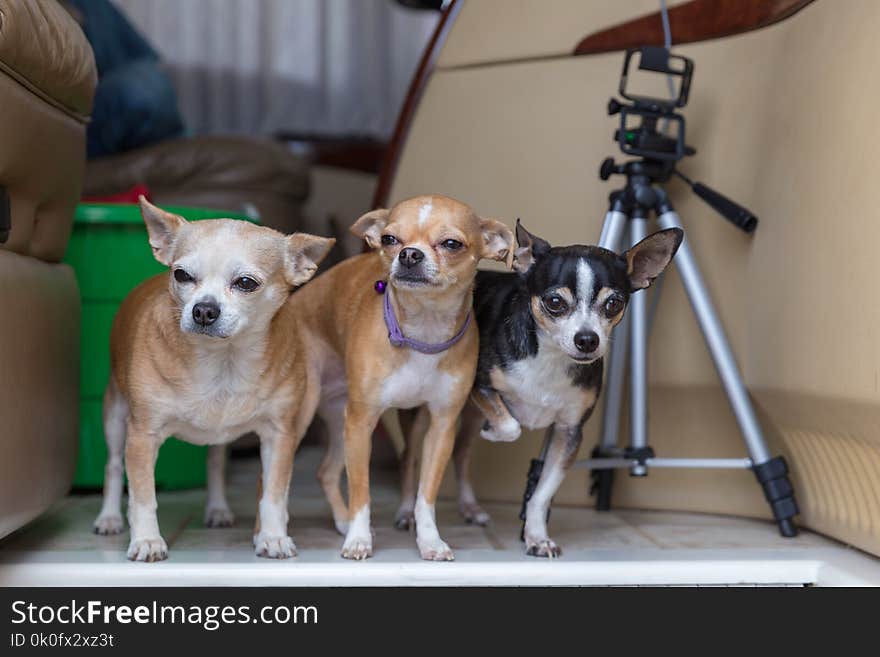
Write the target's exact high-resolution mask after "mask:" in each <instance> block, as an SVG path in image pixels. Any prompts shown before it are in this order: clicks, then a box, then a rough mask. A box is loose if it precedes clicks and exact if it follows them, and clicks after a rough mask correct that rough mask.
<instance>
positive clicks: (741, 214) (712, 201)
mask: <svg viewBox="0 0 880 657" xmlns="http://www.w3.org/2000/svg"><path fill="white" fill-rule="evenodd" d="M691 189H692V190H693V191H694V194H696V195H697V196H699V197H700V198H701V199H703V200H704V201H706V203H708V204H709V205H711V206H712V208H714V210H715V211H716V212H718V214H720V215H721V216H722V217H724V218H725V219H727V220H728V221H729V222H730V223H732V224H733V225H734V226H736V227H737V228H739V229H740V230H742V231H745V232H746V233H754V232H755V229H756V228H757V227H758V218H757V217H756V216H755V215H753V214H752V213H751V212H750V211H749V210H747V209H746V208H744V207H743V206H741V205H739V204H737V203H734V202H733V201H731V200H730V199H729V198H727V197H726V196H724V195H723V194H719V193H718V192H716V191H715V190H714V189H712V188H711V187H707V186H706V185H704V184H703V183H699V182H695V183H694V184H693V185H692V186H691Z"/></svg>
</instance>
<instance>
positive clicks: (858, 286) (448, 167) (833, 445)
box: [392, 0, 880, 552]
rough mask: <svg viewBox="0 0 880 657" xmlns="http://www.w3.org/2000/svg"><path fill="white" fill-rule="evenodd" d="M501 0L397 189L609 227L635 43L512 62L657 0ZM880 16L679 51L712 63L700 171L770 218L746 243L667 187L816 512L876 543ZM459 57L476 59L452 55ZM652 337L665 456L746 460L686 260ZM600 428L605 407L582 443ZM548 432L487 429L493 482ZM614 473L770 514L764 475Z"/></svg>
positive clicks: (591, 237) (564, 494) (633, 489)
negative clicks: (611, 177)
mask: <svg viewBox="0 0 880 657" xmlns="http://www.w3.org/2000/svg"><path fill="white" fill-rule="evenodd" d="M500 4H502V3H499V2H496V1H495V0H480V1H479V2H473V0H471V1H469V2H466V4H465V6H464V8H463V10H462V12H461V14H460V18H459V22H458V23H457V24H456V26H455V27H454V28H453V31H452V34H451V36H450V39H449V41H448V43H447V46H446V48H445V50H444V52H443V53H442V55H441V58H440V62H441V69H439V70H438V71H437V72H436V73H435V74H434V76H433V77H432V79H431V81H430V83H429V85H428V88H427V90H426V93H425V96H424V98H423V101H422V103H421V105H420V107H419V110H418V113H417V115H416V119H415V123H414V125H413V129H412V132H411V134H410V137H409V141H408V143H407V146H406V148H405V150H404V153H403V156H402V160H401V164H400V169H399V174H398V177H397V180H396V181H395V184H394V186H393V189H392V201H394V200H398V199H400V198H404V197H406V196H409V195H412V194H415V193H428V192H437V193H446V194H450V195H452V196H456V197H459V198H462V199H463V200H466V201H467V202H469V203H471V204H472V205H473V206H475V207H476V208H477V209H478V210H479V211H480V212H481V213H486V214H492V215H495V216H499V217H501V218H503V219H504V220H506V221H507V222H508V223H510V224H512V223H513V222H514V221H515V219H516V217H522V218H523V221H524V222H525V223H526V225H527V226H528V227H529V228H530V229H531V230H533V231H534V232H536V233H538V234H540V235H542V236H544V237H546V238H548V239H549V240H550V241H551V242H553V243H557V244H561V243H566V242H568V243H571V242H582V243H583V242H587V243H591V242H594V241H595V240H596V238H597V237H598V235H599V230H600V225H601V220H602V216H603V214H604V211H605V208H606V204H607V194H608V192H609V191H610V190H611V189H613V188H614V186H613V185H612V184H611V183H610V182H609V183H602V182H601V181H599V179H598V177H597V171H598V165H599V162H600V161H601V160H602V159H603V158H604V157H606V156H607V155H619V153H618V152H617V149H616V147H615V144H613V143H612V133H613V130H614V126H615V120H616V117H615V118H612V117H608V116H606V115H605V104H606V103H607V100H608V97H609V96H610V95H611V94H612V93H613V92H614V91H615V90H616V88H617V80H618V75H619V72H620V66H621V62H622V57H621V54H620V53H616V54H608V55H597V56H591V57H579V58H571V57H558V58H551V59H542V60H535V61H513V60H519V59H522V58H523V57H532V56H537V55H552V54H559V55H562V54H564V53H566V52H570V50H571V49H572V48H573V47H574V44H575V43H576V42H577V41H578V40H579V38H580V37H581V36H583V35H585V34H587V33H589V32H592V31H595V30H597V29H600V28H601V27H603V26H607V25H610V24H613V23H616V22H619V21H620V20H624V19H628V18H631V17H632V16H633V15H635V14H639V13H642V12H643V11H648V10H653V9H654V8H656V3H654V2H633V3H615V2H610V1H609V2H604V1H603V2H592V3H585V2H574V0H572V1H571V2H558V3H557V2H554V3H552V6H553V8H554V11H553V12H552V13H551V12H550V11H549V10H548V9H547V7H548V5H549V4H550V3H545V2H540V1H538V0H533V1H531V2H526V1H525V0H521V1H520V2H518V3H516V4H517V6H518V10H517V11H514V10H513V9H507V10H504V11H503V10H502V9H500V7H499V6H498V5H500ZM503 4H504V6H505V7H508V6H509V5H510V4H514V3H507V2H505V3H503ZM493 5H495V6H496V8H495V9H494V10H493V9H492V6H493ZM566 12H568V14H566ZM502 13H503V19H501V18H499V19H498V20H497V21H496V22H495V23H490V22H489V21H490V19H491V17H492V16H500V15H502ZM878 24H880V3H875V2H872V1H871V0H848V1H847V2H833V1H831V0H818V1H817V2H815V3H814V4H812V5H810V6H808V7H807V8H806V9H804V10H803V11H801V12H800V13H799V14H797V15H796V16H794V17H793V18H791V19H789V20H788V21H785V22H784V23H781V24H779V25H776V26H772V27H770V28H766V29H763V30H760V31H757V32H753V33H750V34H747V35H742V36H739V37H735V38H729V39H721V40H716V41H711V42H707V43H702V44H695V45H688V46H684V47H681V48H677V50H678V51H679V52H682V53H683V54H686V55H688V56H691V57H693V58H694V59H695V60H696V73H695V78H694V85H693V88H692V93H691V102H690V104H689V106H688V107H687V108H686V110H685V114H686V116H687V120H688V141H689V143H691V144H693V145H694V146H696V147H697V148H698V151H699V153H698V154H697V156H695V157H693V158H690V159H689V160H688V161H687V162H685V163H684V164H683V165H682V170H683V171H685V172H686V173H688V174H689V175H691V176H692V177H694V178H696V179H699V180H702V181H704V182H706V183H708V184H710V185H713V186H715V187H717V188H718V189H719V190H721V191H723V192H724V193H726V194H728V195H730V196H731V197H732V198H734V199H737V200H739V201H740V202H741V203H743V204H745V205H747V206H748V207H750V208H751V209H753V210H754V211H755V212H756V213H757V214H758V215H759V217H760V218H761V225H760V227H759V229H758V231H757V233H756V234H755V235H754V236H753V237H748V236H746V235H744V234H742V233H741V232H739V231H737V230H736V229H734V228H733V227H731V226H730V225H728V224H727V223H726V222H724V221H723V220H722V219H720V218H719V217H718V216H717V215H715V214H714V213H713V212H712V211H711V210H710V209H709V208H707V206H705V205H703V204H702V202H700V201H699V200H697V199H695V198H694V197H693V196H691V195H690V194H688V193H686V192H685V191H684V190H683V188H682V186H681V185H680V184H679V183H674V184H671V185H670V190H671V191H672V194H673V198H674V200H675V201H676V204H677V208H678V209H679V211H680V213H681V215H682V216H683V218H684V221H685V226H686V229H687V234H688V239H689V240H690V241H691V243H692V245H693V247H694V248H695V250H696V252H697V255H698V257H699V261H700V263H701V266H702V269H703V273H704V275H705V278H706V281H707V284H708V286H709V289H710V291H711V292H712V294H713V296H714V298H715V300H716V301H717V303H718V306H719V310H720V314H721V316H722V319H723V320H724V322H725V325H726V326H727V328H728V331H729V334H730V338H731V342H732V345H733V349H734V352H735V353H736V356H737V358H738V359H739V362H740V364H741V366H742V368H743V371H744V375H745V379H746V383H747V385H748V386H749V389H750V391H751V392H752V394H753V396H754V398H755V401H756V404H757V406H758V410H759V413H760V414H761V417H762V421H763V424H764V427H765V430H766V433H767V435H768V439H769V440H770V441H771V443H772V445H773V449H774V450H775V451H778V450H781V451H783V452H784V453H785V454H786V456H787V458H788V459H789V461H790V462H791V464H792V466H793V469H794V477H793V478H794V481H795V484H796V486H797V489H798V495H799V501H800V503H801V507H802V510H803V515H802V520H803V521H804V522H806V523H807V524H809V525H810V526H812V527H814V528H816V529H818V530H820V531H824V532H826V533H829V534H832V535H834V536H837V537H840V538H842V539H843V540H846V541H849V542H852V543H854V544H855V545H858V546H860V547H862V548H864V549H867V550H871V551H874V552H880V346H878V340H877V337H878V336H877V335H876V334H877V333H880V328H877V327H880V304H877V303H873V302H872V300H871V295H872V282H873V281H872V278H873V273H874V272H873V270H874V265H873V261H874V246H875V245H876V244H877V243H878V237H880V221H878V217H877V216H876V214H877V213H876V210H875V209H874V208H875V206H876V203H875V200H874V195H873V194H872V192H873V190H874V188H875V187H876V186H877V183H876V174H875V172H874V171H873V169H874V168H875V165H874V163H873V159H874V158H873V157H872V156H873V155H874V154H876V153H877V152H880V137H878V134H877V132H876V131H874V130H872V129H871V126H872V124H873V121H872V119H873V116H872V114H873V113H874V112H875V108H876V107H877V106H878V101H880V78H878V76H877V75H876V71H875V68H876V64H875V60H876V56H875V55H874V46H875V43H874V41H875V36H874V34H875V32H876V26H877V25H878ZM481 34H482V35H484V40H483V42H482V43H481V42H480V35H481ZM503 60H511V61H510V62H508V63H504V62H503ZM479 62H492V64H491V65H478V63H479ZM461 64H474V65H473V66H468V67H466V68H460V69H458V68H455V66H459V65H461ZM651 346H652V349H651V358H650V378H651V382H652V390H651V394H652V396H651V424H650V429H651V442H652V444H653V446H654V447H655V448H656V449H657V451H658V453H662V454H663V455H666V456H696V455H710V456H711V455H725V456H739V455H743V454H744V448H743V446H742V444H741V442H740V440H739V435H738V433H737V429H736V425H735V424H734V422H733V419H732V416H731V414H730V412H729V410H727V407H726V403H725V400H724V397H723V394H722V392H721V390H720V388H719V386H718V383H717V379H716V378H715V374H714V369H713V367H712V364H711V361H710V359H709V358H708V356H707V355H706V352H705V349H704V347H703V342H702V339H701V336H700V333H699V330H698V328H697V326H696V323H695V321H694V319H693V317H692V315H691V314H690V309H689V306H688V304H687V301H686V298H685V296H684V293H683V290H682V288H681V285H680V282H679V280H678V276H677V274H675V273H673V274H672V275H671V276H669V277H668V279H667V285H666V286H665V288H664V291H663V299H662V303H661V306H660V310H659V312H658V315H657V323H656V325H655V327H654V331H653V334H652V339H651ZM597 416H598V413H597ZM597 430H598V419H594V420H593V421H591V422H590V423H589V424H588V427H587V431H586V433H587V436H586V440H585V444H584V450H583V451H584V453H587V452H588V451H589V449H591V447H592V445H593V444H594V443H595V435H596V432H597ZM539 442H540V438H539V437H538V436H534V435H533V436H527V437H524V438H523V439H521V440H520V441H519V443H517V444H515V445H512V446H503V445H491V444H488V443H485V444H483V443H481V444H480V445H478V449H477V463H476V465H475V478H476V479H477V481H476V484H477V489H478V493H480V494H482V495H483V496H484V497H488V498H497V499H516V498H518V496H519V495H520V493H521V488H522V485H523V481H524V473H525V471H526V469H527V466H528V459H529V458H530V457H531V456H532V455H533V454H534V452H536V450H537V446H538V444H539ZM618 481H619V485H618V487H617V488H616V489H615V503H619V504H622V505H627V506H640V507H651V508H678V509H692V510H707V511H717V512H729V513H739V514H750V515H767V509H766V505H765V504H764V502H763V500H762V497H761V492H760V489H759V488H758V486H757V485H756V484H755V483H754V478H753V476H752V475H751V474H750V473H748V472H729V473H715V472H713V473H708V474H707V473H704V472H702V473H701V472H693V471H656V470H655V471H652V474H651V476H650V477H648V478H646V479H640V480H631V479H629V478H628V477H626V476H621V477H618ZM585 491H586V474H585V473H583V472H581V473H574V474H573V475H572V476H570V477H569V478H568V480H567V481H566V483H565V485H564V487H563V489H562V490H561V492H560V494H559V495H558V496H557V501H559V502H564V503H586V502H587V501H588V500H587V497H586V492H585Z"/></svg>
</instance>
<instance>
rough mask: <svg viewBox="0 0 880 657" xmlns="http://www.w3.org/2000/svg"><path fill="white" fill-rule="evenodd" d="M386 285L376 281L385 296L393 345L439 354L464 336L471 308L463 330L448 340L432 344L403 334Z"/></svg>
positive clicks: (379, 290)
mask: <svg viewBox="0 0 880 657" xmlns="http://www.w3.org/2000/svg"><path fill="white" fill-rule="evenodd" d="M386 287H387V286H386V284H385V281H376V285H375V290H376V292H378V293H379V294H382V295H384V297H385V298H384V299H383V300H382V314H383V315H384V316H385V326H387V327H388V341H389V342H390V343H391V344H392V345H393V346H395V347H409V348H410V349H414V350H416V351H418V352H421V353H423V354H439V353H440V352H441V351H446V350H447V349H449V348H450V347H451V346H452V345H454V344H455V343H456V342H458V341H459V340H461V339H462V337H464V332H465V331H467V329H468V326H470V323H471V311H470V310H469V311H468V314H467V317H465V318H464V326H462V327H461V330H460V331H459V332H458V333H456V334H455V335H453V336H452V337H451V338H450V339H449V340H447V341H446V342H440V343H437V344H431V343H428V342H419V341H418V340H412V339H410V338H408V337H406V336H405V335H404V334H403V331H401V330H400V324H398V322H397V316H396V315H395V314H394V308H393V307H392V306H391V295H390V294H386Z"/></svg>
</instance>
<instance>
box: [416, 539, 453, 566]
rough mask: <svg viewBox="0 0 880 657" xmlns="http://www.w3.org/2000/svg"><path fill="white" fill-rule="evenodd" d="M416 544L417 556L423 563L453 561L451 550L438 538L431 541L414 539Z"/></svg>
mask: <svg viewBox="0 0 880 657" xmlns="http://www.w3.org/2000/svg"><path fill="white" fill-rule="evenodd" d="M416 543H418V546H419V554H421V555H422V559H424V560H425V561H455V554H453V552H452V549H451V548H450V547H449V546H448V545H446V543H444V542H443V541H442V540H441V539H439V538H437V539H434V540H431V541H420V540H418V539H416Z"/></svg>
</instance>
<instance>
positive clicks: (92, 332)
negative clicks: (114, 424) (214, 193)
mask: <svg viewBox="0 0 880 657" xmlns="http://www.w3.org/2000/svg"><path fill="white" fill-rule="evenodd" d="M165 209H166V210H168V211H170V212H174V213H175V214H179V215H181V216H182V217H184V218H186V219H187V220H189V221H195V220H198V219H216V218H221V217H226V218H232V219H241V220H245V221H253V219H251V218H250V217H246V216H244V215H236V214H232V213H230V212H228V211H226V210H209V209H204V208H187V207H171V206H165ZM64 261H65V262H66V263H68V264H70V265H71V266H72V267H73V269H74V271H75V272H76V279H77V282H78V283H79V291H80V295H81V297H82V325H81V329H82V335H81V337H80V353H81V357H82V365H81V368H80V427H79V460H78V461H77V464H76V474H75V475H74V479H73V485H74V486H75V487H77V488H95V487H100V486H102V485H103V483H104V464H105V462H106V459H107V447H106V445H105V443H104V427H103V420H102V412H101V407H102V403H103V401H102V400H103V397H104V388H105V387H106V385H107V379H108V377H109V375H110V327H111V325H112V323H113V318H114V316H115V315H116V310H117V309H118V308H119V306H120V304H121V303H122V300H123V299H124V298H125V297H126V295H127V294H128V293H129V292H130V291H131V290H132V289H134V287H135V286H137V285H138V283H140V282H141V281H143V280H145V279H147V278H149V277H150V276H153V275H155V274H158V273H160V272H162V271H164V270H165V269H166V268H165V267H164V266H163V265H161V264H159V263H158V262H156V260H155V259H154V258H153V254H152V251H151V250H150V244H149V240H148V238H147V229H146V226H144V220H143V218H142V217H141V213H140V208H138V206H137V205H134V204H122V203H81V204H80V205H78V206H77V208H76V214H75V217H74V222H73V234H72V235H71V238H70V243H69V245H68V247H67V253H66V254H65V256H64ZM206 450H207V448H206V447H199V446H196V445H190V444H189V443H185V442H182V441H180V440H177V439H175V438H170V439H168V440H167V441H165V444H164V445H162V448H161V449H160V450H159V459H158V462H157V463H156V486H157V487H159V488H163V489H166V490H167V489H177V488H191V487H195V486H203V485H204V483H205V456H206Z"/></svg>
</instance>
